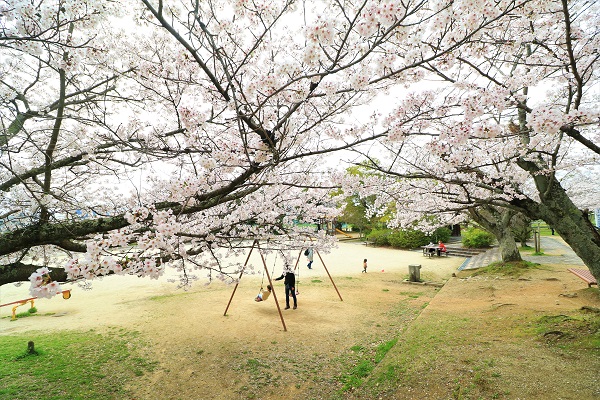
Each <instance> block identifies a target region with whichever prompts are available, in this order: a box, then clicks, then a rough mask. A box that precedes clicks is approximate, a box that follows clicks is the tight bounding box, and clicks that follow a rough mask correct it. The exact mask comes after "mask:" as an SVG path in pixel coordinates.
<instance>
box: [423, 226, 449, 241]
mask: <svg viewBox="0 0 600 400" xmlns="http://www.w3.org/2000/svg"><path fill="white" fill-rule="evenodd" d="M451 235H452V230H451V229H450V228H448V227H445V226H442V227H439V228H437V229H436V230H435V231H433V233H432V234H431V235H430V236H429V238H428V239H427V243H429V242H432V243H437V242H444V243H446V242H447V241H448V239H450V236H451ZM427 243H424V244H423V245H426V244H427Z"/></svg>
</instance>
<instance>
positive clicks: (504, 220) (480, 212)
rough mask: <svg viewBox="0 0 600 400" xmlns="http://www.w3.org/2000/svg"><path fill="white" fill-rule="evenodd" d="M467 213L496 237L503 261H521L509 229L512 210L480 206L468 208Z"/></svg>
mask: <svg viewBox="0 0 600 400" xmlns="http://www.w3.org/2000/svg"><path fill="white" fill-rule="evenodd" d="M469 214H470V215H471V217H472V218H473V220H475V222H477V223H478V224H479V225H481V226H482V227H483V228H484V229H485V230H487V231H489V232H490V233H492V234H493V235H494V236H495V237H496V240H497V241H498V246H499V247H500V254H501V256H502V261H503V262H513V261H523V259H522V258H521V253H519V249H518V247H517V242H516V241H515V237H514V235H513V234H512V232H511V230H510V220H511V219H512V217H513V216H514V215H515V212H514V211H512V210H509V209H504V208H496V207H492V206H480V207H478V208H476V209H470V210H469Z"/></svg>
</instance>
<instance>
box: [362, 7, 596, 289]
mask: <svg viewBox="0 0 600 400" xmlns="http://www.w3.org/2000/svg"><path fill="white" fill-rule="evenodd" d="M454 6H455V7H453V8H450V9H448V10H447V12H448V14H449V15H448V18H450V19H453V18H457V15H458V13H459V11H460V10H459V7H460V5H459V3H457V4H455V5H454ZM492 6H493V3H491V2H480V3H478V4H473V7H474V8H475V9H478V10H479V12H482V13H483V14H484V15H485V14H486V13H488V12H493V11H490V10H493V7H492ZM599 7H600V5H599V4H598V2H593V1H567V0H562V1H531V2H527V3H526V4H523V6H522V7H518V8H515V9H514V10H513V12H512V13H511V17H510V18H505V19H502V20H501V21H498V24H497V25H496V26H495V27H494V29H490V30H485V31H480V32H478V34H477V35H473V36H472V37H471V40H470V42H469V43H468V44H465V45H464V46H461V48H460V52H454V53H453V54H452V55H450V54H448V55H447V57H443V58H438V59H436V60H434V61H432V62H431V63H428V64H426V65H424V66H423V68H424V69H425V70H426V71H427V72H428V77H427V79H428V80H430V84H429V87H432V89H431V90H428V91H423V90H419V91H415V92H413V94H411V95H409V96H404V98H403V99H402V100H400V101H398V106H397V107H395V108H394V109H393V110H391V111H390V112H389V113H388V114H387V115H385V116H384V122H383V125H385V126H386V127H389V130H390V133H389V135H388V136H386V137H385V138H384V139H383V140H381V142H380V147H378V148H377V152H376V153H370V152H366V151H362V154H363V156H366V157H368V158H369V159H370V160H374V159H375V158H377V159H379V160H381V162H379V163H378V168H377V169H378V171H379V172H380V174H381V175H380V179H379V180H378V181H374V182H372V186H371V187H370V188H366V187H365V188H357V190H361V191H362V192H363V193H364V194H365V195H367V194H369V193H371V192H372V191H373V190H376V191H377V193H379V194H380V195H379V196H378V200H379V201H380V204H379V207H380V208H383V207H385V205H386V203H387V202H390V201H393V202H395V203H396V204H397V207H398V209H399V210H401V211H400V212H399V213H398V214H397V216H396V219H395V223H396V224H398V225H404V224H408V223H410V222H412V221H415V220H420V217H421V216H422V215H423V214H436V215H437V216H438V221H439V223H440V224H447V223H451V222H453V221H456V220H457V219H460V218H464V216H465V215H466V214H469V213H470V214H471V216H481V215H483V214H484V213H485V214H487V215H488V216H490V215H492V212H493V213H498V216H497V218H495V221H496V222H500V221H502V220H503V219H504V223H500V224H497V225H496V226H497V227H499V228H501V230H502V231H503V233H502V232H501V233H499V234H497V237H502V236H503V235H504V234H506V233H508V232H509V230H508V229H507V228H508V227H509V225H510V223H509V221H510V218H508V217H509V216H510V214H512V213H522V214H523V215H525V216H527V217H528V218H531V219H533V220H538V219H540V220H544V221H545V222H546V223H548V224H549V225H550V226H552V227H553V228H554V229H555V230H556V232H558V233H559V234H560V235H561V236H562V237H563V238H564V240H565V241H566V242H567V243H568V244H569V245H570V246H571V247H572V248H573V250H574V251H575V252H576V253H577V254H578V255H579V256H580V257H581V258H582V260H583V261H584V262H585V264H586V265H587V266H588V267H589V268H590V270H591V272H592V273H593V274H594V276H596V277H597V278H600V235H599V233H598V231H597V230H596V229H594V227H592V225H591V224H590V222H589V219H588V212H587V210H582V209H581V208H580V207H590V206H591V207H597V206H598V198H599V197H598V186H597V185H595V186H592V188H591V191H590V194H591V196H592V197H593V199H594V200H593V201H592V203H594V204H590V202H589V201H588V202H587V204H586V205H583V202H581V201H580V200H581V196H579V197H572V196H573V194H572V195H571V196H569V193H573V192H574V190H573V189H574V188H573V185H572V181H571V184H570V185H569V187H565V186H563V185H562V184H561V180H563V179H564V178H565V177H568V176H572V175H573V172H574V171H576V170H578V169H581V168H582V167H583V168H590V166H598V164H599V156H600V152H599V151H598V150H599V149H598V147H597V145H596V143H597V142H598V139H599V138H600V137H599V132H600V129H599V128H598V93H599V90H598V89H599V83H598V70H599V68H598V59H599V57H600V54H599V53H598V48H600V35H599V34H598V33H599V32H598V26H599V22H600V21H599V16H600V8H599ZM423 87H425V85H424V84H423V85H421V87H420V88H419V89H421V88H423ZM372 154H373V155H372ZM382 154H385V157H384V156H382ZM591 178H592V182H596V183H597V180H598V175H594V176H593V177H591ZM582 187H586V188H590V185H585V186H582ZM588 200H589V196H588ZM503 209H504V210H506V211H505V212H500V211H501V210H503ZM482 211H483V212H482ZM488 229H489V227H488ZM509 241H510V240H509ZM513 247H514V246H513ZM505 255H506V257H507V258H509V259H510V258H511V255H510V252H507V254H505Z"/></svg>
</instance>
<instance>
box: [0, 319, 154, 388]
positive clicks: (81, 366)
mask: <svg viewBox="0 0 600 400" xmlns="http://www.w3.org/2000/svg"><path fill="white" fill-rule="evenodd" d="M29 341H33V342H34V344H35V352H36V354H29V353H28V351H27V348H28V346H27V345H28V342H29ZM143 346H144V344H143V343H142V342H141V341H140V339H139V335H138V334H137V333H136V332H130V331H125V330H116V329H114V330H110V331H109V332H107V333H102V334H100V333H96V332H95V331H88V332H81V331H63V332H54V333H52V334H49V333H44V332H29V333H26V334H19V335H8V336H0V398H1V399H13V400H19V399H24V400H25V399H27V400H33V399H123V398H127V397H129V396H128V394H129V393H128V391H127V389H126V385H127V383H128V382H130V381H131V380H132V379H134V378H137V377H139V376H142V375H144V373H146V372H148V371H151V370H152V368H153V363H151V362H150V361H148V360H147V359H146V358H145V356H144V348H143Z"/></svg>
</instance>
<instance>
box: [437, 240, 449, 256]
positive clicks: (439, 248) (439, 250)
mask: <svg viewBox="0 0 600 400" xmlns="http://www.w3.org/2000/svg"><path fill="white" fill-rule="evenodd" d="M447 251H448V249H447V248H446V245H445V244H444V243H442V241H441V240H440V242H439V243H438V246H437V255H438V257H439V256H441V255H442V253H445V252H447Z"/></svg>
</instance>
